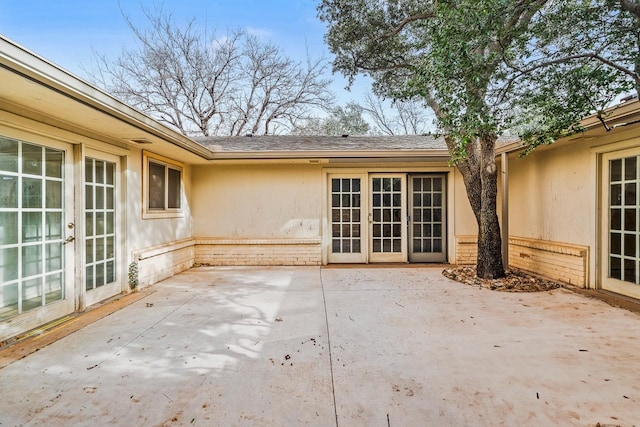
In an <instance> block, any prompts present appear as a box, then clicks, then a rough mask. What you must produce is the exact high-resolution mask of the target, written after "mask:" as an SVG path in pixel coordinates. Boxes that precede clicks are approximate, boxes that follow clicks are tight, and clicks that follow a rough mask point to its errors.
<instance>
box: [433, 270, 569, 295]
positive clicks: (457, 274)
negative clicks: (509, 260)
mask: <svg viewBox="0 0 640 427" xmlns="http://www.w3.org/2000/svg"><path fill="white" fill-rule="evenodd" d="M442 274H443V275H444V276H445V277H447V278H449V279H451V280H455V281H456V282H460V283H463V284H465V285H471V286H478V287H481V288H486V289H491V290H492V291H500V292H544V291H550V290H552V289H557V288H560V287H561V285H560V284H559V283H557V282H554V281H552V280H548V279H543V278H541V277H537V276H534V275H531V274H528V273H525V272H523V271H519V270H515V269H511V270H507V271H506V272H505V277H502V278H499V279H480V278H478V276H476V268H475V266H469V267H457V268H448V269H445V270H444V271H443V272H442Z"/></svg>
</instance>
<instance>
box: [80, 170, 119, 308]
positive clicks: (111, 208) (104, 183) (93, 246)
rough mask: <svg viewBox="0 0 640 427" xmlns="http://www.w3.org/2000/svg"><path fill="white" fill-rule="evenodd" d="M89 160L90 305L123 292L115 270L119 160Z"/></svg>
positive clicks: (87, 268) (87, 261) (87, 284)
mask: <svg viewBox="0 0 640 427" xmlns="http://www.w3.org/2000/svg"><path fill="white" fill-rule="evenodd" d="M113 160H114V161H109V160H104V159H99V158H93V157H87V158H85V161H84V168H85V170H84V173H85V185H84V189H85V212H84V218H85V236H84V240H85V242H84V244H85V263H84V268H85V276H84V279H85V280H84V288H85V290H86V301H87V302H86V303H87V305H91V304H94V303H96V302H99V301H101V300H103V299H105V298H109V297H110V296H113V295H115V294H118V293H120V291H121V286H120V284H119V283H118V280H117V269H116V265H117V262H116V254H117V251H116V248H115V245H116V241H117V238H116V227H115V218H116V206H117V203H116V194H117V191H116V190H117V189H116V182H117V176H116V172H117V161H116V159H113Z"/></svg>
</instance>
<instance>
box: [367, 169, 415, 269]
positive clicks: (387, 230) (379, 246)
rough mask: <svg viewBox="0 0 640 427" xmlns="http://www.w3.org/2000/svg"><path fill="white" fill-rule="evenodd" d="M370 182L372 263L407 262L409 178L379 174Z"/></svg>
mask: <svg viewBox="0 0 640 427" xmlns="http://www.w3.org/2000/svg"><path fill="white" fill-rule="evenodd" d="M369 179H370V183H369V188H370V189H371V191H370V198H369V202H370V209H369V225H370V227H369V236H370V238H369V261H370V262H406V261H407V244H406V241H407V228H406V224H407V223H406V217H407V214H406V210H407V209H406V206H407V204H406V190H405V181H406V176H405V175H404V174H399V175H391V174H380V175H378V174H376V175H370V177H369Z"/></svg>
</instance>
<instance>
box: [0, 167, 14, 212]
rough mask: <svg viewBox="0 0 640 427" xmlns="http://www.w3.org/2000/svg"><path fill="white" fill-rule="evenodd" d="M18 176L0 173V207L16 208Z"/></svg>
mask: <svg viewBox="0 0 640 427" xmlns="http://www.w3.org/2000/svg"><path fill="white" fill-rule="evenodd" d="M17 188H18V177H17V176H9V175H0V209H2V208H5V209H11V208H15V209H17V208H18V191H17Z"/></svg>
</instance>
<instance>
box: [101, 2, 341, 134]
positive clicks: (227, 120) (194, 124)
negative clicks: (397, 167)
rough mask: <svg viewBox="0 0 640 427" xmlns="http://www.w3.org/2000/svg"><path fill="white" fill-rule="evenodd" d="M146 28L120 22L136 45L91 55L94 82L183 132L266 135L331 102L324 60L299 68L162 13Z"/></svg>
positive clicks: (254, 44)
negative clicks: (94, 64) (111, 54)
mask: <svg viewBox="0 0 640 427" xmlns="http://www.w3.org/2000/svg"><path fill="white" fill-rule="evenodd" d="M144 12H145V15H146V17H147V21H148V22H147V24H148V25H147V26H146V27H145V28H141V27H139V26H138V25H136V24H135V23H133V22H132V21H131V20H130V19H128V18H125V19H126V20H127V23H128V25H129V27H130V29H131V30H132V31H133V33H134V34H135V37H136V40H137V44H136V45H135V46H129V47H125V48H123V50H122V52H121V53H120V55H119V56H118V57H117V58H116V59H115V60H112V59H110V58H109V57H107V56H105V55H98V56H97V58H96V61H97V67H96V69H97V70H98V71H96V72H94V73H93V79H94V80H95V81H96V83H97V84H99V85H101V86H103V87H105V88H106V89H107V90H109V91H110V92H111V93H113V94H114V95H116V96H117V97H119V98H121V99H122V100H123V101H125V102H128V103H130V104H131V105H132V106H134V107H136V108H138V109H140V110H142V111H144V112H146V113H148V114H150V115H151V116H153V117H154V118H156V119H157V120H159V121H160V122H162V123H165V124H167V125H169V126H172V127H174V128H176V129H177V130H179V131H180V132H182V133H183V134H185V135H202V136H210V135H244V134H246V133H253V134H272V133H278V132H282V131H284V130H287V129H290V128H291V127H292V126H293V123H295V122H296V121H299V120H304V119H307V118H309V117H312V116H313V115H314V114H315V109H316V108H317V107H324V106H326V105H328V104H331V103H332V102H333V95H332V94H331V92H330V91H329V89H328V86H329V84H330V83H331V81H330V79H328V78H326V72H327V68H328V64H327V62H326V61H325V60H324V59H323V58H320V59H312V58H311V57H309V56H308V58H307V61H306V62H304V63H301V62H298V61H295V60H293V59H291V58H289V57H288V56H287V55H285V53H284V52H283V51H282V49H281V48H279V47H278V46H276V45H274V44H273V43H270V42H265V41H262V40H260V39H259V38H258V37H256V36H253V35H250V34H247V33H246V32H244V31H241V30H236V31H232V32H230V33H228V34H226V35H225V36H223V37H220V36H218V35H217V34H215V32H211V31H210V30H208V29H206V28H204V29H203V28H200V27H199V26H198V25H197V23H196V21H195V19H192V20H191V21H189V22H187V23H186V24H185V25H178V24H176V23H175V21H174V20H173V19H172V16H171V15H170V14H167V13H165V12H163V10H162V9H159V10H156V11H153V12H152V11H149V10H145V11H144Z"/></svg>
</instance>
